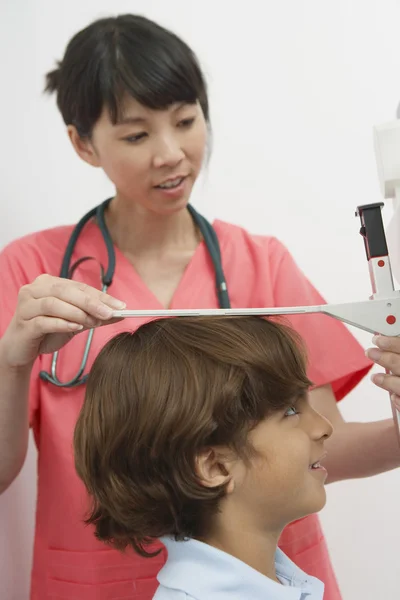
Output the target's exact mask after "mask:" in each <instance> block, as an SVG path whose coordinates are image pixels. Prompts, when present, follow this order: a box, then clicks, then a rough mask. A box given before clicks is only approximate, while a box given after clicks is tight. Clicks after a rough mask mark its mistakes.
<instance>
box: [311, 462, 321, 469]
mask: <svg viewBox="0 0 400 600" xmlns="http://www.w3.org/2000/svg"><path fill="white" fill-rule="evenodd" d="M320 466H321V463H319V462H316V463H314V464H312V465H311V468H312V469H319V467H320Z"/></svg>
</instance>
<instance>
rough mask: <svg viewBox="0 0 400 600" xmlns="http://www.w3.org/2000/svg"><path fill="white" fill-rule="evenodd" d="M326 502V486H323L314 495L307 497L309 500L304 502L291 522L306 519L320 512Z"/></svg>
mask: <svg viewBox="0 0 400 600" xmlns="http://www.w3.org/2000/svg"><path fill="white" fill-rule="evenodd" d="M325 504H326V491H325V488H324V487H321V489H320V490H318V492H315V493H314V494H313V495H312V497H310V498H307V501H306V502H304V504H303V506H302V507H301V509H300V510H299V511H298V513H297V515H296V516H294V517H293V518H292V519H291V522H293V521H298V520H299V519H304V517H308V516H310V515H313V514H315V513H318V512H319V511H320V510H322V509H323V508H324V506H325Z"/></svg>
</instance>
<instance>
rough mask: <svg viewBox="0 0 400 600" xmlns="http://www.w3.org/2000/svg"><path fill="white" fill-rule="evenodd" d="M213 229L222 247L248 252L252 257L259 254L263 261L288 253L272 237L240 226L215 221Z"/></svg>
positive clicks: (284, 247)
mask: <svg viewBox="0 0 400 600" xmlns="http://www.w3.org/2000/svg"><path fill="white" fill-rule="evenodd" d="M213 226H214V229H215V232H216V234H217V237H218V240H219V242H220V244H221V248H222V247H223V246H225V247H227V246H228V247H229V246H231V248H232V247H233V248H236V249H238V250H239V249H240V250H241V251H243V250H244V251H246V250H247V251H248V252H250V253H251V254H252V255H257V254H260V255H262V257H263V259H264V260H265V258H266V257H267V256H269V257H271V258H278V257H281V256H283V255H284V254H285V253H287V252H288V250H287V248H286V246H285V245H284V244H283V243H282V242H281V241H280V240H279V239H278V238H277V237H275V236H273V235H262V234H255V233H251V232H250V231H248V230H247V229H245V228H244V227H241V226H240V225H235V224H233V223H228V222H226V221H222V220H219V219H216V220H215V221H214V224H213Z"/></svg>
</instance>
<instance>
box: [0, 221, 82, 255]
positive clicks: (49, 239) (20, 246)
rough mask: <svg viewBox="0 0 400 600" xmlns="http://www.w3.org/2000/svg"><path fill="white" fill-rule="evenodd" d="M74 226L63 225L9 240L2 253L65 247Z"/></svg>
mask: <svg viewBox="0 0 400 600" xmlns="http://www.w3.org/2000/svg"><path fill="white" fill-rule="evenodd" d="M73 227H74V226H73V225H61V226H58V227H52V228H49V229H42V230H40V231H34V232H32V233H28V234H25V235H23V236H20V237H18V238H15V239H14V240H12V241H11V242H9V243H8V244H7V245H6V246H5V247H4V248H3V249H2V253H4V252H5V253H9V254H18V253H20V252H24V251H27V250H32V249H36V250H39V251H46V250H49V249H50V248H54V247H56V248H59V247H61V246H63V245H64V247H65V244H63V242H64V241H65V243H66V242H67V241H68V238H69V237H70V235H71V233H72V230H73Z"/></svg>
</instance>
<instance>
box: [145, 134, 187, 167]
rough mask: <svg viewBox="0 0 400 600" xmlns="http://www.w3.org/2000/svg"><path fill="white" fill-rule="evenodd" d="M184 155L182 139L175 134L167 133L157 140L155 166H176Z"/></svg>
mask: <svg viewBox="0 0 400 600" xmlns="http://www.w3.org/2000/svg"><path fill="white" fill-rule="evenodd" d="M184 156H185V153H184V152H183V149H182V147H181V144H180V140H179V139H177V138H176V137H175V136H173V135H165V136H163V137H162V138H161V139H159V140H158V142H157V146H156V148H155V152H154V159H153V162H154V166H155V167H156V168H160V167H175V166H176V165H178V164H179V163H180V162H181V160H182V159H183V158H184Z"/></svg>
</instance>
